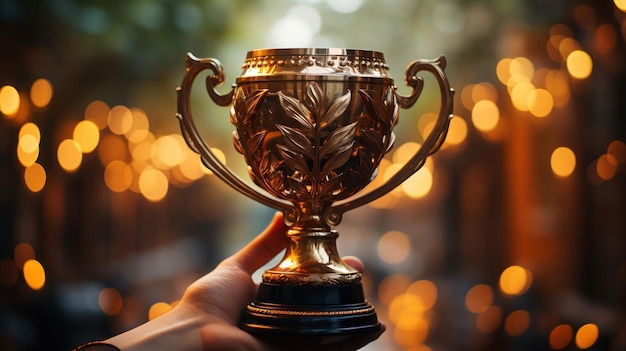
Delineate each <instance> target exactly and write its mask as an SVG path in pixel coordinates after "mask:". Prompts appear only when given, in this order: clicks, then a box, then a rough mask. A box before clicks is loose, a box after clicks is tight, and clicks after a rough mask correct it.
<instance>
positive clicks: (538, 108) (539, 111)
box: [528, 89, 554, 117]
mask: <svg viewBox="0 0 626 351" xmlns="http://www.w3.org/2000/svg"><path fill="white" fill-rule="evenodd" d="M553 107H554V100H553V99H552V94H550V92H549V91H547V90H545V89H535V90H533V91H531V92H530V94H529V95H528V110H529V111H530V113H531V114H532V115H533V116H535V117H545V116H547V115H549V114H550V112H552V108H553Z"/></svg>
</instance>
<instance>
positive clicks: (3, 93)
mask: <svg viewBox="0 0 626 351" xmlns="http://www.w3.org/2000/svg"><path fill="white" fill-rule="evenodd" d="M19 109H20V93H19V92H18V91H17V89H15V88H14V87H12V86H10V85H5V86H3V87H2V88H0V112H2V114H4V115H5V116H7V117H9V118H13V117H15V115H17V111H18V110H19Z"/></svg>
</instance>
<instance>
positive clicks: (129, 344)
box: [105, 305, 203, 351]
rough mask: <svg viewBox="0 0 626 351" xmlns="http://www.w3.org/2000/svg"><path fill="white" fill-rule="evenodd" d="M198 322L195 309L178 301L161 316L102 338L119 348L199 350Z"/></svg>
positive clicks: (157, 350) (200, 340)
mask: <svg viewBox="0 0 626 351" xmlns="http://www.w3.org/2000/svg"><path fill="white" fill-rule="evenodd" d="M200 325H201V323H200V320H199V317H198V313H193V311H191V310H189V308H187V307H185V306H181V305H178V306H176V307H175V308H174V309H172V310H171V311H169V312H167V313H165V314H163V315H162V316H159V317H157V318H155V319H153V320H151V321H148V322H146V323H144V324H142V325H140V326H138V327H136V328H133V329H131V330H129V331H127V332H124V333H121V334H119V335H116V336H114V337H112V338H110V339H108V340H105V342H106V343H108V344H111V345H114V346H115V347H117V348H119V349H120V350H122V351H148V350H150V351H159V350H181V351H185V350H188V351H195V350H202V349H203V344H202V336H201V332H200Z"/></svg>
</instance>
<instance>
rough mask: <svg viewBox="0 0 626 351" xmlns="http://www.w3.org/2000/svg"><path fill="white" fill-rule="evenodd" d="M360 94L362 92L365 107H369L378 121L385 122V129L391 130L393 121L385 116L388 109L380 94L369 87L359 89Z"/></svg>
mask: <svg viewBox="0 0 626 351" xmlns="http://www.w3.org/2000/svg"><path fill="white" fill-rule="evenodd" d="M359 94H361V97H362V98H363V100H364V101H365V108H367V111H368V112H369V113H370V115H371V116H372V117H373V118H374V119H376V120H377V121H379V122H381V123H383V125H384V126H385V129H387V130H389V129H390V124H391V121H389V120H388V119H387V118H385V117H386V116H387V109H386V108H385V104H384V103H383V101H382V98H381V97H380V95H378V94H377V93H376V92H375V91H373V90H367V89H359Z"/></svg>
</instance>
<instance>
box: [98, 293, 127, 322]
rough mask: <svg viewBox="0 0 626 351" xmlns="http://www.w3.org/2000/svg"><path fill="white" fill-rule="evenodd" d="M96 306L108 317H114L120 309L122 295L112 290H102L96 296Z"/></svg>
mask: <svg viewBox="0 0 626 351" xmlns="http://www.w3.org/2000/svg"><path fill="white" fill-rule="evenodd" d="M98 305H99V306H100V309H101V310H102V312H104V313H105V314H107V315H109V316H114V315H116V314H117V313H118V312H119V311H120V310H121V309H122V295H121V294H120V292H119V291H117V290H116V289H113V288H104V289H102V290H101V291H100V293H99V294H98Z"/></svg>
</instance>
